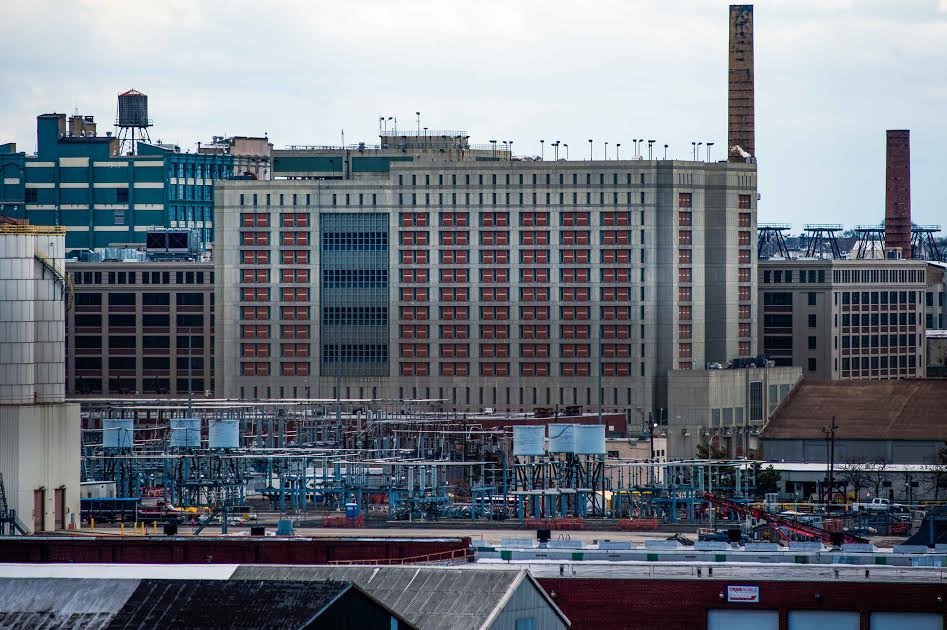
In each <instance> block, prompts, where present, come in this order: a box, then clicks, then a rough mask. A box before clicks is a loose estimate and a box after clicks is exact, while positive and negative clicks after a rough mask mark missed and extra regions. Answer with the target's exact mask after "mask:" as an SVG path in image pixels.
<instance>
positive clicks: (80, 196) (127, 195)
mask: <svg viewBox="0 0 947 630" xmlns="http://www.w3.org/2000/svg"><path fill="white" fill-rule="evenodd" d="M36 140H37V145H36V146H37V150H36V154H35V155H27V154H25V153H24V152H17V150H16V145H15V144H12V143H9V144H3V145H0V175H2V186H0V215H3V216H6V217H11V218H16V219H26V220H28V221H29V222H30V223H32V224H35V225H58V226H64V227H65V228H66V230H67V233H66V249H67V250H76V249H92V248H100V247H108V246H111V245H123V244H138V243H143V242H144V240H145V233H146V232H147V231H148V230H151V229H154V228H162V227H169V228H191V229H194V230H196V231H197V232H198V234H199V235H200V238H201V241H202V242H203V243H211V242H213V238H214V215H213V206H214V202H213V199H214V193H213V186H214V182H215V181H217V180H221V179H229V178H232V177H234V176H235V175H237V173H236V171H237V168H236V167H235V159H234V157H233V156H232V155H226V154H206V153H189V152H182V151H181V150H180V148H179V147H177V146H173V145H165V144H160V143H148V142H141V141H139V142H138V143H137V145H136V146H137V150H135V151H134V152H132V154H129V153H125V154H122V153H121V151H120V146H121V144H120V142H119V139H118V138H117V137H116V136H114V135H113V134H112V133H110V132H109V133H107V134H105V135H98V134H97V133H96V124H95V122H94V120H93V118H92V117H91V116H79V115H75V116H68V117H67V116H66V114H42V115H40V116H38V117H37V120H36Z"/></svg>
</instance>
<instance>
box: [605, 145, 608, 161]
mask: <svg viewBox="0 0 947 630" xmlns="http://www.w3.org/2000/svg"><path fill="white" fill-rule="evenodd" d="M605 161H606V162H607V161H608V143H607V142H606V143H605Z"/></svg>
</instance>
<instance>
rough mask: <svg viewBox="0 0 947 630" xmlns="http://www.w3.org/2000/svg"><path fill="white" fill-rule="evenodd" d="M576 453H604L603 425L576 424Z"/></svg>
mask: <svg viewBox="0 0 947 630" xmlns="http://www.w3.org/2000/svg"><path fill="white" fill-rule="evenodd" d="M573 452H574V453H575V454H576V455H604V454H605V425H602V424H577V425H576V427H575V450H574V451H573Z"/></svg>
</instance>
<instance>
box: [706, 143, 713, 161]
mask: <svg viewBox="0 0 947 630" xmlns="http://www.w3.org/2000/svg"><path fill="white" fill-rule="evenodd" d="M712 146H714V143H713V142H708V143H707V161H708V162H709V161H710V147H712Z"/></svg>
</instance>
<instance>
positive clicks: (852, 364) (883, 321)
mask: <svg viewBox="0 0 947 630" xmlns="http://www.w3.org/2000/svg"><path fill="white" fill-rule="evenodd" d="M758 286H759V305H760V327H759V331H760V332H759V334H760V339H759V347H760V351H761V352H762V353H763V354H764V355H765V356H766V357H767V359H769V360H771V361H773V362H774V363H775V364H776V365H777V366H790V365H794V366H799V367H801V368H802V370H803V375H804V376H805V377H806V378H808V379H818V380H839V379H897V378H916V377H922V376H924V368H925V365H926V363H925V359H924V354H925V343H924V331H925V326H924V325H925V306H924V304H925V300H926V297H925V293H926V292H927V263H926V262H925V261H914V260H886V259H864V260H832V259H802V260H785V259H770V260H762V261H760V263H759V285H758Z"/></svg>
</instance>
